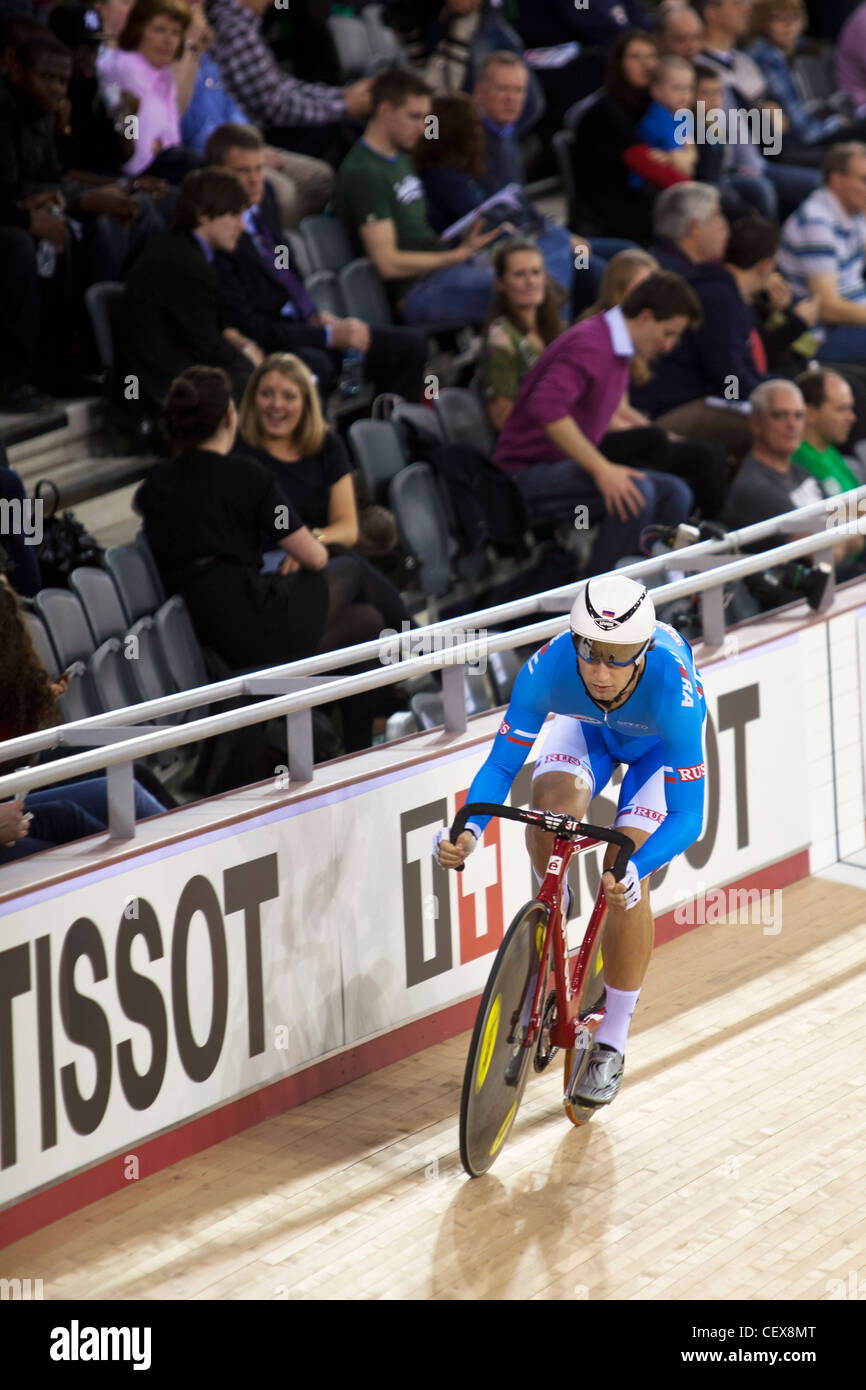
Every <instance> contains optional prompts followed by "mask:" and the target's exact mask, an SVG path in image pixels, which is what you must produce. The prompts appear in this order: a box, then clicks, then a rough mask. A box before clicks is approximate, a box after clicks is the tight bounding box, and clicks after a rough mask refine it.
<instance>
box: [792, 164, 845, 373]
mask: <svg viewBox="0 0 866 1390" xmlns="http://www.w3.org/2000/svg"><path fill="white" fill-rule="evenodd" d="M864 249H866V145H864V144H861V143H860V142H859V141H853V140H852V141H848V142H846V143H845V144H841V145H834V146H833V148H832V149H831V150H830V151H829V152H828V154H827V157H826V159H825V161H824V183H823V186H822V187H821V188H818V189H816V191H815V192H814V193H810V194H809V197H808V198H807V199H806V201H805V202H804V203H803V204H802V206H801V207H800V208H798V209H797V211H796V212H795V213H792V214H791V216H790V217H789V218H788V220H787V222H786V223H785V225H784V227H783V228H782V241H781V245H780V249H779V257H778V267H779V270H780V271H781V273H782V274H783V275H784V277H785V279H786V280H788V282H789V283H790V285H791V287H792V288H793V290H794V292H795V295H796V294H797V292H798V291H800V292H802V293H804V294H807V295H814V296H815V297H816V298H817V300H818V303H819V306H820V311H819V323H820V326H821V328H822V329H823V332H824V341H823V343H822V344H821V347H820V349H819V351H818V357H819V359H820V360H821V361H822V362H863V361H866V283H864V280H863V272H864Z"/></svg>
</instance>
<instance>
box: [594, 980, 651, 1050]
mask: <svg viewBox="0 0 866 1390" xmlns="http://www.w3.org/2000/svg"><path fill="white" fill-rule="evenodd" d="M604 994H605V1001H604V1018H603V1019H602V1021H601V1023H600V1024H599V1026H598V1028H597V1029H596V1030H595V1041H596V1042H599V1043H606V1044H607V1046H608V1047H615V1048H616V1050H617V1052H621V1053H622V1055H623V1056H625V1044H626V1039H627V1037H628V1029H629V1024H630V1023H631V1016H632V1014H633V1013H634V1009H635V1005H636V1004H637V1000H638V995H639V994H640V990H639V989H614V988H613V986H612V985H605V987H604Z"/></svg>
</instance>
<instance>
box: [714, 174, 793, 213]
mask: <svg viewBox="0 0 866 1390" xmlns="http://www.w3.org/2000/svg"><path fill="white" fill-rule="evenodd" d="M719 191H720V193H721V194H722V197H724V195H725V194H726V193H732V194H733V195H734V198H735V199H736V200H737V202H738V203H739V204H745V211H748V210H749V208H752V209H754V211H755V212H759V213H760V214H761V216H762V217H769V219H770V221H771V222H775V221H776V220H777V219H778V216H779V199H778V197H777V195H776V188H775V185H774V184H773V182H772V180H771V179H768V178H752V177H751V175H749V174H723V175H722V177H721V179H720V180H719ZM734 215H735V216H742V215H743V214H742V212H738V213H735V214H734Z"/></svg>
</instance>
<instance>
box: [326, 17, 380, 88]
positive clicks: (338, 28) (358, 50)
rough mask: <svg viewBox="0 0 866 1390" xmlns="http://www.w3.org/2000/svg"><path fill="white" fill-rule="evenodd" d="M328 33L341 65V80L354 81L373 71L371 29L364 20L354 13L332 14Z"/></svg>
mask: <svg viewBox="0 0 866 1390" xmlns="http://www.w3.org/2000/svg"><path fill="white" fill-rule="evenodd" d="M328 33H329V34H330V36H331V42H332V43H333V45H334V52H335V53H336V55H337V62H338V63H339V65H340V82H352V81H354V80H355V78H358V77H366V76H367V75H368V74H369V73H370V72H372V70H373V65H374V58H373V50H372V48H371V46H370V31H369V30H368V28H367V26H366V24H364V22H363V20H361V19H358V18H356V17H355V16H354V15H331V16H330V17H329V19H328Z"/></svg>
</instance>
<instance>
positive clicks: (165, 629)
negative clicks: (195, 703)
mask: <svg viewBox="0 0 866 1390" xmlns="http://www.w3.org/2000/svg"><path fill="white" fill-rule="evenodd" d="M154 622H155V623H156V630H157V632H158V633H159V637H160V641H161V643H162V650H163V652H164V653H165V659H166V661H167V662H168V666H169V669H170V671H171V674H172V677H173V678H174V681H175V683H176V685H177V688H178V690H195V689H197V688H198V686H200V685H209V684H210V676H209V675H208V670H207V666H206V665H205V659H204V654H203V652H202V649H201V645H200V643H199V640H198V637H197V636H196V633H195V628H194V627H193V625H192V619H191V618H190V616H189V609H188V608H187V606H186V603H185V602H184V600H183V599H182V598H181V596H180V594H174V595H173V597H172V598H170V599H167V600H166V601H165V603H164V604H163V605H162V607H161V608H158V609H157V611H156V614H155V616H154Z"/></svg>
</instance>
